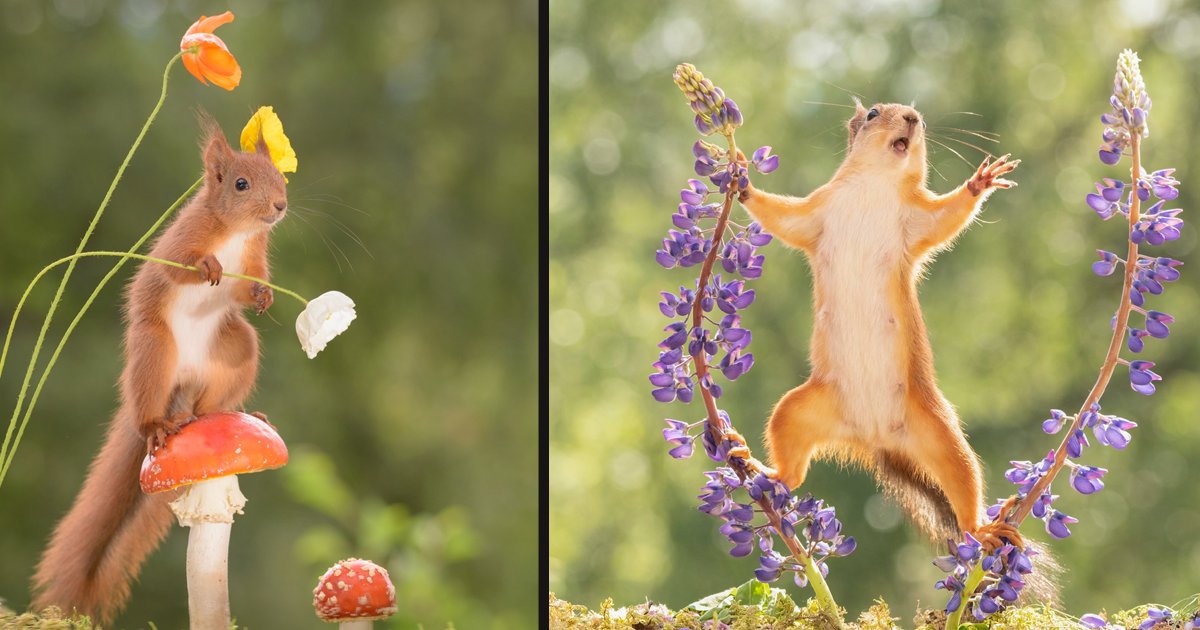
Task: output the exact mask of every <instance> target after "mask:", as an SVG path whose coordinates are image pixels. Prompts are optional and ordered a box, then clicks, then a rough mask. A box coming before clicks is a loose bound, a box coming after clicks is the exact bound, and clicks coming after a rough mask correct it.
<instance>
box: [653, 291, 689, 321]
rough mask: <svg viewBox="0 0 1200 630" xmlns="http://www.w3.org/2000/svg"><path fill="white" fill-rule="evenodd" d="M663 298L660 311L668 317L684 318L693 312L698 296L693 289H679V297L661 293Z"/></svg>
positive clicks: (664, 292)
mask: <svg viewBox="0 0 1200 630" xmlns="http://www.w3.org/2000/svg"><path fill="white" fill-rule="evenodd" d="M659 295H661V296H662V297H663V299H662V301H661V302H659V303H658V310H659V311H661V312H662V314H663V315H666V316H667V317H683V316H685V315H687V314H688V313H691V312H692V302H693V301H694V300H695V299H696V294H695V292H694V291H692V290H691V289H687V288H684V287H679V295H675V294H674V293H668V292H667V291H662V292H660V293H659Z"/></svg>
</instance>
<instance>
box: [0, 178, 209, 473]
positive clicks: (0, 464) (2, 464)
mask: <svg viewBox="0 0 1200 630" xmlns="http://www.w3.org/2000/svg"><path fill="white" fill-rule="evenodd" d="M202 183H204V178H203V177H201V178H199V179H197V180H196V181H195V183H193V184H192V186H191V187H190V188H188V189H187V190H186V191H184V193H183V194H182V195H180V196H179V198H178V199H176V200H175V203H173V204H171V206H170V207H168V208H167V209H166V211H164V212H163V213H162V215H161V216H159V217H158V220H157V221H155V222H154V225H152V226H150V229H148V230H146V233H145V234H142V236H141V238H139V239H138V240H137V242H136V243H134V244H133V245H131V246H130V247H129V251H128V253H130V254H132V253H134V252H136V251H137V250H138V249H141V247H142V245H143V244H144V243H145V242H146V241H147V240H149V239H150V237H151V236H153V235H154V233H155V232H157V231H158V228H159V226H161V225H162V224H163V222H164V221H166V220H167V217H169V216H171V213H173V212H175V210H176V209H177V208H178V207H179V206H181V205H183V202H184V201H186V200H187V198H188V197H190V196H191V195H192V193H194V192H196V189H198V188H200V184H202ZM127 260H128V259H125V258H123V259H121V260H119V261H117V264H115V265H113V268H112V269H109V270H108V273H107V274H105V275H104V277H103V278H101V279H100V283H99V284H97V285H96V288H95V289H93V290H92V294H91V295H89V296H88V298H87V300H86V301H84V303H83V306H82V307H81V308H80V309H79V312H78V313H76V314H75V319H73V320H71V323H70V325H68V326H67V330H66V332H64V333H63V336H62V339H60V340H59V341H58V346H57V347H55V348H54V352H53V353H52V354H51V355H50V360H49V361H48V362H47V364H46V368H45V370H44V371H43V372H42V376H41V378H40V379H39V380H38V384H37V385H36V386H35V388H34V396H33V397H32V398H31V399H30V401H29V407H28V408H27V411H26V416H28V415H29V413H31V412H32V410H33V408H34V406H35V405H37V399H38V396H37V393H38V392H39V391H40V390H41V389H42V384H43V383H44V382H45V381H46V379H47V378H49V376H50V371H51V370H52V369H53V368H54V364H55V362H56V361H57V360H58V355H59V354H60V353H61V352H62V349H63V347H64V346H66V345H67V340H68V339H70V338H71V333H73V332H74V331H75V327H76V326H77V325H79V321H80V320H81V319H83V316H84V315H85V314H87V312H88V309H89V308H91V306H92V302H94V301H95V300H96V296H98V295H99V294H100V291H102V290H103V289H104V287H105V285H107V284H108V281H109V280H111V279H112V278H113V276H115V275H117V272H118V271H120V270H121V267H123V266H124V265H125V262H126V261H127ZM20 314H21V308H20V306H18V307H17V310H16V311H14V312H13V316H12V321H10V322H9V324H8V333H7V334H6V335H5V337H4V349H3V350H0V373H2V372H3V371H4V361H5V359H6V358H7V356H8V347H9V344H11V343H12V338H13V331H14V329H15V328H16V325H17V317H18V316H19V315H20ZM16 420H17V414H16V413H14V414H13V417H12V420H10V421H9V423H8V431H7V432H6V433H5V435H4V444H3V447H2V448H0V471H3V470H6V469H7V464H6V462H7V461H8V459H9V455H8V444H9V440H10V439H11V438H12V435H13V429H14V427H15V426H16ZM21 426H22V431H23V430H24V423H22V424H21ZM13 448H14V449H15V448H16V446H15V445H14V446H13ZM3 478H4V477H3V475H0V483H2V482H3Z"/></svg>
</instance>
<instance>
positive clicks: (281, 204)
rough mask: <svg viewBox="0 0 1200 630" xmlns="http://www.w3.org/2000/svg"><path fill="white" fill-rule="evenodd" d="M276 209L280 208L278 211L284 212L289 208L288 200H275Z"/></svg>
mask: <svg viewBox="0 0 1200 630" xmlns="http://www.w3.org/2000/svg"><path fill="white" fill-rule="evenodd" d="M275 209H276V210H278V211H280V212H283V211H284V210H287V202H286V201H276V202H275Z"/></svg>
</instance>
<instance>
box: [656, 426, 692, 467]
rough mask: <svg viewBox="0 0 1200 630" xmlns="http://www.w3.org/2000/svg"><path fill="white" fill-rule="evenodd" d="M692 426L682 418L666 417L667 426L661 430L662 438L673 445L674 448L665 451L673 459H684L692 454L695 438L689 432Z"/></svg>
mask: <svg viewBox="0 0 1200 630" xmlns="http://www.w3.org/2000/svg"><path fill="white" fill-rule="evenodd" d="M693 426H695V425H694V424H688V423H686V422H683V421H682V420H672V419H670V418H667V428H665V429H663V431H662V434H663V439H664V440H666V441H667V442H668V443H670V444H673V445H674V448H672V449H671V450H669V451H667V454H668V455H670V456H671V457H673V458H675V459H686V458H688V457H691V456H692V449H693V448H694V442H695V439H696V438H695V437H694V436H692V435H691V434H690V432H691V430H692V427H693Z"/></svg>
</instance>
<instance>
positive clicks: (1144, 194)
mask: <svg viewBox="0 0 1200 630" xmlns="http://www.w3.org/2000/svg"><path fill="white" fill-rule="evenodd" d="M1174 172H1175V169H1173V168H1164V169H1159V170H1157V171H1154V172H1152V173H1150V174H1148V175H1145V176H1143V177H1142V178H1141V179H1139V180H1138V198H1139V199H1141V200H1142V201H1146V200H1147V199H1149V198H1150V194H1151V193H1153V194H1154V196H1155V197H1158V198H1159V199H1162V200H1164V201H1171V200H1172V199H1175V198H1176V197H1178V196H1179V190H1178V189H1177V188H1176V186H1178V185H1179V181H1178V180H1176V179H1175V177H1174V176H1173V175H1172V174H1173V173H1174Z"/></svg>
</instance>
